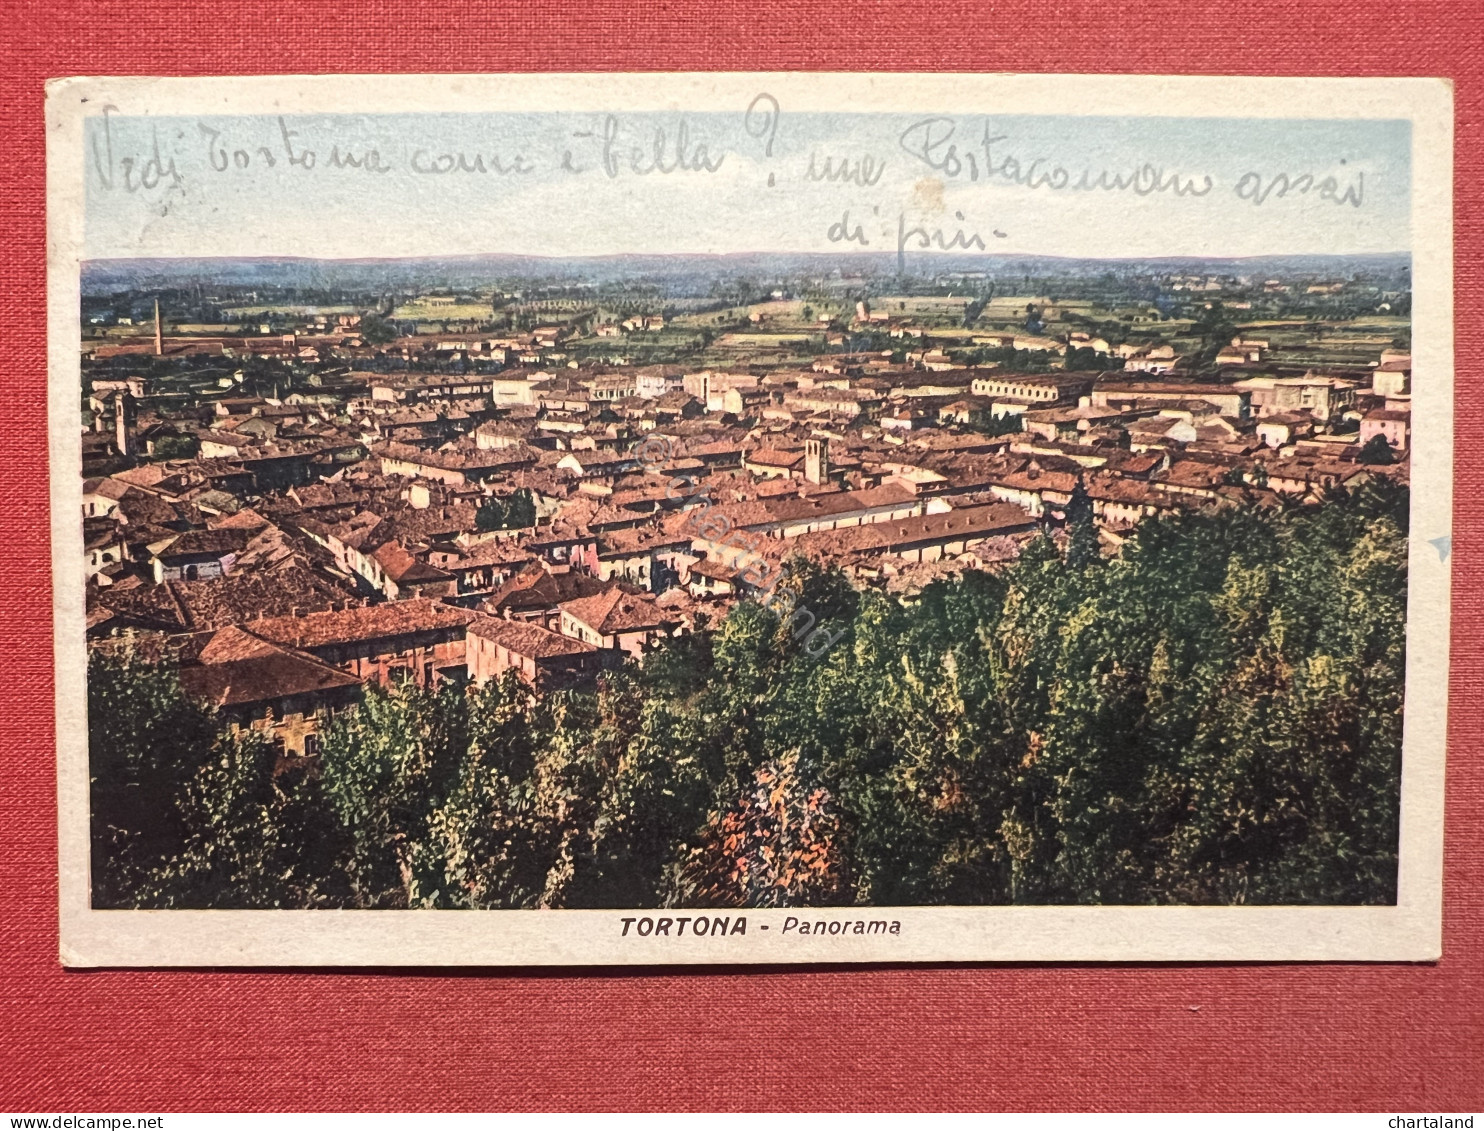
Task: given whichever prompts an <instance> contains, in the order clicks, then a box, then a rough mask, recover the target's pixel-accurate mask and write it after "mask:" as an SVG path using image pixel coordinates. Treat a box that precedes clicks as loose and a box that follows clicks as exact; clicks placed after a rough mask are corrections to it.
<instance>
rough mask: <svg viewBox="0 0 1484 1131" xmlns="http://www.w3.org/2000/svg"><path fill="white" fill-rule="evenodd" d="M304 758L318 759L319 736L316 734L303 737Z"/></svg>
mask: <svg viewBox="0 0 1484 1131" xmlns="http://www.w3.org/2000/svg"><path fill="white" fill-rule="evenodd" d="M304 757H306V758H318V757H319V735H317V734H306V735H305V736H304Z"/></svg>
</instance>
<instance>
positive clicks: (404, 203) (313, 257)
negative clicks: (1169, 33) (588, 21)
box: [47, 74, 1453, 966]
mask: <svg viewBox="0 0 1484 1131" xmlns="http://www.w3.org/2000/svg"><path fill="white" fill-rule="evenodd" d="M47 111H48V119H47V120H48V135H49V151H48V176H49V179H50V190H49V203H50V207H49V216H48V225H49V236H50V369H51V380H50V398H51V399H50V411H51V429H52V431H51V443H52V522H53V536H54V545H55V600H56V656H57V720H58V751H59V761H58V781H59V802H60V817H61V821H60V868H61V957H62V961H63V962H64V963H67V964H69V965H75V966H110V965H112V966H140V965H148V966H186V965H214V966H220V965H254V966H260V965H273V964H277V965H293V966H304V965H353V964H377V965H390V964H405V965H437V964H448V965H453V964H458V965H474V966H526V965H536V964H582V965H610V964H648V965H653V964H672V963H770V964H788V963H801V962H867V961H870V962H899V961H1104V960H1106V961H1126V960H1164V961H1176V960H1178V961H1193V960H1367V961H1427V960H1431V959H1435V958H1437V957H1438V956H1439V953H1440V945H1441V941H1440V940H1441V906H1442V903H1441V890H1442V867H1441V863H1442V847H1443V767H1444V739H1445V731H1446V717H1445V716H1446V703H1447V689H1448V632H1449V611H1448V610H1449V604H1448V601H1449V597H1448V593H1449V588H1448V578H1449V569H1450V563H1449V560H1448V559H1449V552H1450V548H1451V543H1450V520H1451V518H1450V516H1451V476H1452V407H1451V406H1452V387H1453V373H1452V346H1451V338H1452V305H1451V303H1452V298H1451V295H1452V258H1451V257H1452V236H1451V216H1452V197H1451V182H1452V170H1451V152H1452V144H1453V143H1452V112H1453V111H1452V92H1451V89H1450V88H1449V86H1448V85H1447V84H1446V83H1445V82H1443V81H1440V80H1427V79H1363V80H1361V79H1353V80H1352V79H1263V78H1170V77H1158V76H1142V77H1132V76H1122V77H1120V76H1102V77H1089V76H1076V75H1065V76H1014V75H993V76H990V75H970V74H936V75H881V74H874V75H873V74H586V75H491V76H469V75H461V76H427V75H418V76H387V75H375V76H320V77H303V76H294V77H273V78H227V77H222V78H207V79H170V78H158V79H154V78H77V79H63V80H58V81H56V82H54V83H52V84H51V85H50V87H49V89H48V91H47Z"/></svg>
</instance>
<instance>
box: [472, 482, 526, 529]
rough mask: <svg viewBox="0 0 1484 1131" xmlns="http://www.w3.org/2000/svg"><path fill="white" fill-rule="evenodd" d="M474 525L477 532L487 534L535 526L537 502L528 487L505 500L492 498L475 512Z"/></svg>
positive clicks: (522, 488)
mask: <svg viewBox="0 0 1484 1131" xmlns="http://www.w3.org/2000/svg"><path fill="white" fill-rule="evenodd" d="M474 525H475V528H476V529H477V530H482V531H485V532H488V531H491V530H519V529H522V528H524V527H528V526H535V525H536V500H535V499H534V498H533V497H532V495H531V492H530V489H529V488H526V487H521V488H520V489H519V490H517V491H515V492H513V493H512V494H510V495H508V496H506V497H505V498H503V499H501V498H496V497H495V496H490V497H489V498H488V499H486V500H485V501H484V502H483V503H481V504H480V505H479V509H478V510H477V511H475V512H474Z"/></svg>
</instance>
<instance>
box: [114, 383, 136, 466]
mask: <svg viewBox="0 0 1484 1131" xmlns="http://www.w3.org/2000/svg"><path fill="white" fill-rule="evenodd" d="M130 400H131V398H130V396H129V394H128V392H127V391H126V390H124V389H120V390H119V391H118V392H116V393H114V395H113V442H114V444H115V445H116V446H117V447H118V453H119V455H121V456H132V455H133V454H134V406H133V404H131V403H130Z"/></svg>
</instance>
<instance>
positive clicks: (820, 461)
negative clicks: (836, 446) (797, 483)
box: [804, 436, 830, 484]
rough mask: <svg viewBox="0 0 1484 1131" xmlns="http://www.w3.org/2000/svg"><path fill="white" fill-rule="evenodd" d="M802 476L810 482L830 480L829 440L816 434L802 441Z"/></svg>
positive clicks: (817, 482) (826, 481)
mask: <svg viewBox="0 0 1484 1131" xmlns="http://www.w3.org/2000/svg"><path fill="white" fill-rule="evenodd" d="M804 478H805V479H806V480H807V481H808V482H810V483H816V484H820V483H828V482H829V481H830V442H829V440H827V439H824V438H822V437H818V436H810V437H809V439H807V440H805V441H804Z"/></svg>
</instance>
